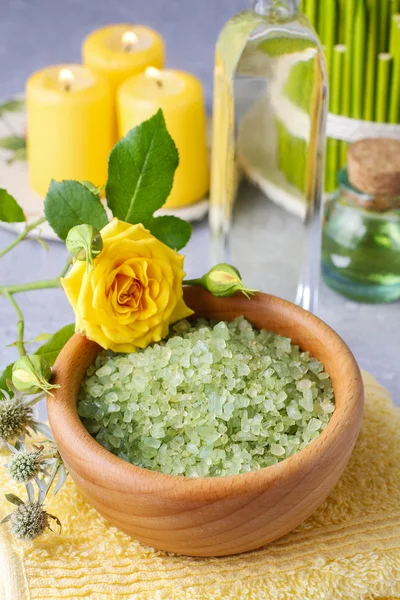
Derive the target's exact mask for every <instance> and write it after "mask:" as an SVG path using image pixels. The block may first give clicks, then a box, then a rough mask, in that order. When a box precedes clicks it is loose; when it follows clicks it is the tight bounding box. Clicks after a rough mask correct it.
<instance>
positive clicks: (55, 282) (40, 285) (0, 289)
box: [0, 257, 72, 296]
mask: <svg viewBox="0 0 400 600" xmlns="http://www.w3.org/2000/svg"><path fill="white" fill-rule="evenodd" d="M71 263H72V258H71V257H68V259H67V262H66V264H65V267H64V269H63V270H62V272H61V274H60V276H59V277H56V278H55V279H44V280H43V281H33V282H31V283H20V284H17V285H0V294H3V295H4V296H8V295H9V294H18V293H20V292H29V291H32V290H45V289H50V288H58V287H60V286H61V283H60V279H61V277H64V275H65V274H66V273H67V271H68V269H69V267H70V266H71Z"/></svg>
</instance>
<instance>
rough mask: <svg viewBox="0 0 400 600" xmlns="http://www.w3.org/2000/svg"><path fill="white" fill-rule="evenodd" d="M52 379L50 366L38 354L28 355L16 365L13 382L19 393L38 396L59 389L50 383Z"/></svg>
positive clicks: (13, 371)
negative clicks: (40, 393)
mask: <svg viewBox="0 0 400 600" xmlns="http://www.w3.org/2000/svg"><path fill="white" fill-rule="evenodd" d="M50 378H51V367H50V364H49V363H48V362H47V360H46V359H45V358H43V357H42V356H39V355H36V354H31V355H30V356H27V355H26V356H22V357H21V358H19V359H18V360H17V361H16V362H15V363H14V366H13V370H12V382H13V385H14V387H15V388H16V389H17V390H18V391H19V392H23V393H25V394H38V393H39V392H42V391H43V392H48V391H49V390H51V389H53V388H55V387H58V386H55V385H51V384H50V383H49V380H50Z"/></svg>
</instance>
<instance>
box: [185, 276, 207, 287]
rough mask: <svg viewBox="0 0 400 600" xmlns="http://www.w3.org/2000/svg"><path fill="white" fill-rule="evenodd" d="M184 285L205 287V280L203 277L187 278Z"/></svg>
mask: <svg viewBox="0 0 400 600" xmlns="http://www.w3.org/2000/svg"><path fill="white" fill-rule="evenodd" d="M182 285H200V286H202V287H203V281H202V279H201V278H200V279H185V281H182Z"/></svg>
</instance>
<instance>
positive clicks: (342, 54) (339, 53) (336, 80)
mask: <svg viewBox="0 0 400 600" xmlns="http://www.w3.org/2000/svg"><path fill="white" fill-rule="evenodd" d="M346 52H347V48H346V46H345V45H344V44H337V45H336V46H334V48H333V57H332V90H331V112H332V113H333V114H335V115H340V114H341V89H342V74H343V68H344V64H345V60H346ZM329 142H330V143H329V152H328V157H327V165H328V171H327V182H328V189H329V190H333V189H335V187H336V176H337V172H338V168H339V148H340V142H339V140H335V139H331V140H329ZM328 161H329V162H328Z"/></svg>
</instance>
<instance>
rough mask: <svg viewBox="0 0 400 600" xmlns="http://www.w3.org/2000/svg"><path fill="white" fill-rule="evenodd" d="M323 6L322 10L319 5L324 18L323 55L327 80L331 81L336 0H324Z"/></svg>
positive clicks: (336, 10) (336, 15) (335, 27)
mask: <svg viewBox="0 0 400 600" xmlns="http://www.w3.org/2000/svg"><path fill="white" fill-rule="evenodd" d="M323 6H324V8H323V10H322V9H321V7H320V14H321V15H323V17H324V20H325V31H324V35H325V39H324V42H325V56H326V64H327V66H328V75H329V81H330V83H332V55H333V47H334V45H335V42H336V35H337V31H336V29H337V21H338V8H339V6H338V3H337V0H325V3H324V5H323Z"/></svg>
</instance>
